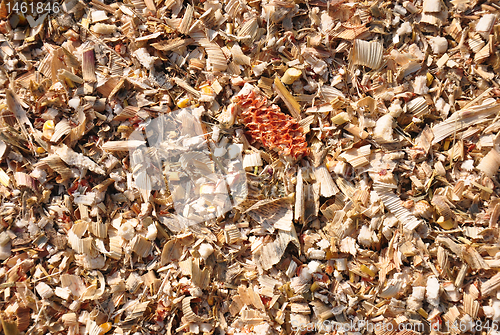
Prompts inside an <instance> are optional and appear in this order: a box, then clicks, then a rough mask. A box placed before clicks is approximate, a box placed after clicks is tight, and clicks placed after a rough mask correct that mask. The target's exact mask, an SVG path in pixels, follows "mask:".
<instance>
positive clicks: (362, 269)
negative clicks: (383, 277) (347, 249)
mask: <svg viewBox="0 0 500 335" xmlns="http://www.w3.org/2000/svg"><path fill="white" fill-rule="evenodd" d="M359 268H360V270H361V271H363V272H364V273H366V274H367V275H369V276H370V277H375V275H376V273H375V272H373V271H372V269H370V268H369V267H368V266H366V265H364V264H361V266H360V267H359Z"/></svg>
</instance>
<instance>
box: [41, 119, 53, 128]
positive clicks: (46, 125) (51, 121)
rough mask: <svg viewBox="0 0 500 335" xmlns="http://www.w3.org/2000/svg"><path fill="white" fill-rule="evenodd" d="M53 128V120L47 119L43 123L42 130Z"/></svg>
mask: <svg viewBox="0 0 500 335" xmlns="http://www.w3.org/2000/svg"><path fill="white" fill-rule="evenodd" d="M54 128H55V124H54V120H47V121H45V123H44V124H43V130H54Z"/></svg>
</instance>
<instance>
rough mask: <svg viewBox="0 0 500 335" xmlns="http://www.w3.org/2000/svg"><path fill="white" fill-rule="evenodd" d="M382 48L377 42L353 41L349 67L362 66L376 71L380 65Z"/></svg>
mask: <svg viewBox="0 0 500 335" xmlns="http://www.w3.org/2000/svg"><path fill="white" fill-rule="evenodd" d="M383 52H384V47H383V45H382V44H381V43H379V42H374V41H371V42H367V41H363V40H354V43H353V47H352V51H351V55H350V61H351V62H350V64H351V65H363V66H367V67H369V68H371V69H374V70H376V69H378V68H379V67H380V65H381V64H382V55H383Z"/></svg>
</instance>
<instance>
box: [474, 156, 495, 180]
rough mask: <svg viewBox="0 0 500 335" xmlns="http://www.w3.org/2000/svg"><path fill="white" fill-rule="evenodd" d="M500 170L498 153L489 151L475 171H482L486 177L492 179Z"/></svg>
mask: <svg viewBox="0 0 500 335" xmlns="http://www.w3.org/2000/svg"><path fill="white" fill-rule="evenodd" d="M499 168H500V153H498V151H497V150H496V149H491V150H490V151H489V152H488V153H487V154H486V156H484V157H483V159H481V162H480V163H479V164H478V166H477V169H478V170H479V171H482V172H483V173H484V174H485V175H487V176H488V177H490V178H491V177H493V176H495V175H496V173H497V172H498V169H499Z"/></svg>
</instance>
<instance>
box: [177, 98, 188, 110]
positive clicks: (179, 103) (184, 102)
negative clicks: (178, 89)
mask: <svg viewBox="0 0 500 335" xmlns="http://www.w3.org/2000/svg"><path fill="white" fill-rule="evenodd" d="M188 105H189V98H188V97H184V98H181V99H179V101H177V107H179V108H185V107H187V106H188Z"/></svg>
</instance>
